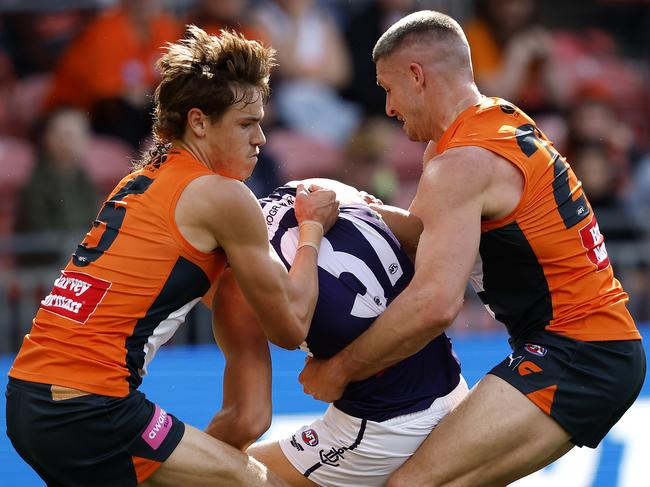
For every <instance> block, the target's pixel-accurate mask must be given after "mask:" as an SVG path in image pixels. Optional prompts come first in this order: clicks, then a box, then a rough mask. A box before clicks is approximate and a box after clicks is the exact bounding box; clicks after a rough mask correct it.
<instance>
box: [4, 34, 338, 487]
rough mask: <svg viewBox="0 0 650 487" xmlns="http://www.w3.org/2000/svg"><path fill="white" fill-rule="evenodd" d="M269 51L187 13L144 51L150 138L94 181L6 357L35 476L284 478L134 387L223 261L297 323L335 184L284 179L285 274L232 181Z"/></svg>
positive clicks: (264, 315)
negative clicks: (94, 208) (293, 229)
mask: <svg viewBox="0 0 650 487" xmlns="http://www.w3.org/2000/svg"><path fill="white" fill-rule="evenodd" d="M273 62H274V51H273V50H272V49H269V48H264V47H262V46H261V45H260V44H259V43H257V42H255V41H248V40H245V39H244V38H242V37H239V36H237V35H234V34H230V33H227V32H223V33H222V34H221V36H219V37H214V36H208V35H207V34H206V33H205V32H204V31H202V30H200V29H198V28H195V27H190V28H189V30H188V33H187V36H186V38H185V39H183V40H181V41H179V42H177V43H175V44H171V45H169V46H168V49H167V52H166V54H165V55H164V56H163V57H162V58H161V59H160V60H159V61H158V68H159V69H160V72H161V76H162V79H161V82H160V84H159V85H158V87H157V89H156V92H155V99H154V102H155V123H154V141H155V143H156V145H155V148H154V149H153V150H152V151H151V153H150V154H149V155H148V156H147V157H145V158H144V160H143V161H142V162H141V163H140V164H139V165H138V167H136V168H135V169H134V170H133V172H132V173H131V174H129V175H128V176H126V177H125V178H124V179H122V181H120V183H119V184H118V185H117V186H116V188H115V189H114V190H113V192H112V193H111V194H110V195H109V197H108V199H107V200H106V202H105V203H104V205H103V207H102V209H101V210H100V212H99V214H98V216H97V219H96V220H95V221H94V223H93V225H92V228H91V230H90V231H89V232H88V233H87V235H86V238H85V239H84V241H83V242H82V243H81V244H80V245H79V246H78V247H77V249H76V251H75V252H74V254H73V255H72V257H71V259H70V261H69V262H68V264H67V266H66V267H65V269H64V270H63V271H62V272H61V275H60V276H59V277H58V278H57V279H56V280H55V282H54V287H53V288H52V291H51V292H50V294H49V295H48V296H47V297H45V298H44V299H43V300H42V301H41V306H40V308H39V310H38V312H37V314H36V317H35V318H34V322H33V326H32V329H31V331H30V333H29V334H28V335H27V336H26V337H25V339H24V342H23V345H22V348H21V350H20V352H19V354H18V356H17V358H16V360H15V362H14V364H13V367H12V368H11V370H10V372H9V375H10V379H9V384H8V388H7V433H8V435H9V437H10V438H11V441H12V443H13V445H14V447H15V448H16V450H17V451H18V453H19V454H20V455H21V456H22V457H23V458H24V459H25V461H26V462H28V463H29V464H30V465H31V466H32V467H33V468H34V469H35V470H36V471H37V473H38V474H39V475H40V476H41V477H42V478H43V479H44V480H45V481H46V482H47V484H48V485H92V486H107V487H108V486H117V485H120V486H128V485H136V484H139V483H143V482H146V483H147V485H174V486H176V485H192V486H201V485H206V486H207V485H223V486H226V485H228V486H235V485H238V486H252V485H260V486H261V485H284V483H283V482H282V481H281V480H279V479H277V477H275V476H274V475H272V474H271V473H270V472H268V471H267V470H266V468H265V467H264V466H263V465H262V464H260V463H259V462H257V461H255V460H253V459H252V458H251V457H248V456H247V455H245V454H243V453H242V452H241V451H238V450H236V449H235V448H233V447H231V446H229V445H227V444H225V443H223V442H221V441H219V440H217V439H215V438H213V437H211V436H209V435H208V434H207V433H205V432H202V431H199V430H198V429H196V428H193V427H191V426H189V425H186V424H184V423H183V422H182V421H181V420H179V419H178V418H176V417H175V416H173V415H171V414H170V413H168V412H167V411H165V410H164V409H162V408H161V407H160V406H158V405H157V404H154V403H152V402H150V401H148V400H147V399H146V398H145V396H144V395H143V394H142V393H141V392H139V391H138V386H139V385H140V383H141V382H142V377H143V376H144V375H145V374H146V373H147V367H148V365H149V363H150V362H151V360H152V358H153V356H154V355H155V353H156V351H157V350H158V348H159V347H160V346H161V345H162V344H163V343H164V342H166V341H167V340H169V338H171V336H172V335H173V334H174V332H175V331H176V330H177V329H178V327H179V326H180V325H181V324H182V322H183V320H184V318H185V316H186V315H187V313H188V311H189V310H190V309H191V308H192V306H193V305H195V304H196V303H197V302H198V301H199V300H201V297H202V296H203V295H204V294H206V291H208V289H209V288H210V286H211V284H212V283H213V282H215V281H216V280H217V278H218V277H219V276H220V274H221V273H222V271H223V269H224V266H225V264H226V261H227V262H228V264H229V265H230V266H231V268H232V270H233V272H234V275H235V277H236V280H237V282H238V283H239V285H240V286H241V289H242V291H243V293H244V295H245V297H246V299H247V300H248V301H249V303H250V304H251V306H252V307H253V309H254V310H255V312H256V314H257V316H258V319H259V320H261V322H263V323H266V325H268V326H269V327H270V328H269V329H272V330H274V331H275V332H277V333H279V336H280V338H282V336H283V335H284V336H287V337H292V336H293V335H295V334H302V333H303V332H304V330H305V329H306V327H308V326H309V323H310V321H311V316H312V314H313V312H314V307H315V304H316V299H317V294H318V280H317V257H318V255H317V254H318V249H319V244H320V240H321V238H322V235H323V231H324V230H325V231H327V229H329V228H330V227H331V226H332V225H333V223H334V221H335V220H336V217H337V215H338V202H337V201H336V198H335V195H334V193H333V192H331V191H326V190H322V189H319V188H312V189H313V191H311V192H308V191H307V190H306V189H305V188H304V187H300V188H298V192H297V195H296V215H297V218H298V220H299V221H300V232H299V240H300V243H299V245H298V253H297V256H296V264H295V265H294V266H293V267H292V269H291V271H290V272H289V273H287V271H286V269H285V267H284V265H283V264H282V262H281V261H280V259H279V258H278V257H277V255H276V254H275V253H274V251H273V250H271V248H270V246H269V242H268V239H267V231H266V224H265V221H264V216H263V214H262V211H261V208H260V205H259V203H258V201H257V199H256V198H255V197H254V195H253V194H252V193H251V192H250V191H249V190H248V189H247V188H246V186H245V185H244V184H243V183H242V181H243V180H244V179H246V178H247V177H249V176H250V174H251V172H252V171H253V168H254V167H255V163H256V162H257V155H258V153H259V150H260V146H262V145H263V144H264V143H265V141H266V140H265V137H264V134H263V132H262V129H261V127H260V123H261V121H262V118H263V116H264V109H263V106H264V101H265V99H266V97H267V96H268V93H269V85H268V80H269V72H270V69H271V67H272V66H273ZM188 365H189V364H188ZM214 434H215V436H219V434H218V431H217V432H214Z"/></svg>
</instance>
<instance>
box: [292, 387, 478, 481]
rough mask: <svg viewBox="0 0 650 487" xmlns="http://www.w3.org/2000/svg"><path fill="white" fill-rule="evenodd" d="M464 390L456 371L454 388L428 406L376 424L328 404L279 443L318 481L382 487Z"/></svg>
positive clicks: (306, 472) (295, 463)
mask: <svg viewBox="0 0 650 487" xmlns="http://www.w3.org/2000/svg"><path fill="white" fill-rule="evenodd" d="M467 392H468V388H467V383H466V382H465V379H464V378H463V377H462V376H461V378H460V382H459V384H458V385H457V386H456V388H455V389H454V390H453V391H451V392H450V393H449V394H447V395H446V396H443V397H439V398H437V399H436V400H435V401H433V404H431V406H430V407H429V408H428V409H425V410H423V411H418V412H416V413H411V414H405V415H403V416H397V417H395V418H392V419H389V420H387V421H383V422H381V423H376V422H374V421H367V420H365V419H360V418H355V417H354V416H350V415H348V414H345V413H344V412H342V411H341V410H339V409H337V408H336V407H334V406H333V405H330V407H329V408H328V409H327V411H325V414H324V415H323V417H322V418H321V419H317V420H316V421H314V422H313V423H312V424H310V425H307V426H302V427H301V428H300V429H298V431H296V433H295V434H293V435H292V436H290V437H288V438H284V439H282V440H280V448H281V449H282V452H283V453H284V455H285V456H286V457H287V459H288V460H289V462H290V463H291V464H292V465H293V466H294V467H295V468H296V469H297V470H298V471H299V472H300V473H302V474H303V475H305V476H306V477H308V478H309V480H311V481H312V482H314V483H316V484H318V485H320V486H323V487H360V486H363V487H371V486H382V485H384V484H386V482H387V481H388V478H389V477H390V475H391V474H392V473H393V472H394V471H395V470H397V469H398V468H399V467H400V466H401V465H402V464H403V463H404V462H405V461H406V460H408V458H409V457H410V456H411V455H413V453H414V452H415V450H416V449H417V448H418V447H419V446H420V444H421V443H422V442H423V441H424V440H425V439H426V437H427V436H428V435H429V433H430V432H431V430H433V428H435V426H436V425H437V424H438V423H439V422H440V420H441V419H442V418H444V417H445V415H446V414H447V413H449V412H450V411H451V410H452V409H453V408H454V407H456V405H457V404H458V403H459V402H460V401H462V399H463V398H464V397H465V396H466V395H467Z"/></svg>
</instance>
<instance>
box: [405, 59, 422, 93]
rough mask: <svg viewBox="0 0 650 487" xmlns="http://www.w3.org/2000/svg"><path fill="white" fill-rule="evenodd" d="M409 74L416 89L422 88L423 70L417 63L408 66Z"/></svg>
mask: <svg viewBox="0 0 650 487" xmlns="http://www.w3.org/2000/svg"><path fill="white" fill-rule="evenodd" d="M409 73H410V75H411V80H412V81H413V83H414V84H415V87H416V88H419V89H422V88H424V69H423V68H422V65H421V64H419V63H411V64H409Z"/></svg>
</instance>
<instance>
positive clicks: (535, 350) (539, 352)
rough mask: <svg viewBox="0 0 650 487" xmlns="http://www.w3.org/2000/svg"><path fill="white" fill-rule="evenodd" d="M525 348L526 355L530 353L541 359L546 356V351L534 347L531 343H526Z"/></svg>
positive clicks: (537, 346) (542, 348)
mask: <svg viewBox="0 0 650 487" xmlns="http://www.w3.org/2000/svg"><path fill="white" fill-rule="evenodd" d="M525 348H526V351H527V352H528V353H532V354H533V355H537V356H538V357H543V356H544V355H546V352H547V350H546V349H545V348H544V347H541V346H539V345H534V344H532V343H527V344H526V346H525Z"/></svg>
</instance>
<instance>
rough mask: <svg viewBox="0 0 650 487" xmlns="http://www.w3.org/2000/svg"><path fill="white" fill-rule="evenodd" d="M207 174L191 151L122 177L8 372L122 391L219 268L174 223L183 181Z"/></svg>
mask: <svg viewBox="0 0 650 487" xmlns="http://www.w3.org/2000/svg"><path fill="white" fill-rule="evenodd" d="M209 174H214V173H213V172H211V171H210V170H209V169H208V168H206V167H205V166H203V165H202V164H201V163H200V162H198V161H197V160H196V159H194V158H193V157H191V156H190V155H189V153H187V152H185V151H180V150H172V151H171V152H170V154H169V155H168V157H167V158H166V160H165V159H163V160H162V161H159V162H155V163H151V164H148V165H147V166H145V167H144V168H143V169H141V170H138V171H136V172H134V173H132V174H129V175H128V176H126V177H125V178H124V179H122V181H120V183H119V184H118V185H117V187H116V188H115V189H114V190H113V192H112V193H111V194H110V195H109V197H108V200H107V201H106V202H105V203H104V205H103V206H102V208H101V210H100V212H99V214H98V216H97V219H96V220H95V221H94V223H93V226H92V228H91V230H90V231H89V232H88V233H87V234H86V237H85V239H84V241H83V242H82V243H81V244H80V245H79V246H78V247H77V250H76V251H75V253H74V254H73V255H72V257H71V259H70V260H69V262H68V264H67V266H66V267H65V269H64V270H63V271H61V275H60V276H59V277H58V278H57V279H56V280H55V281H54V287H53V288H52V291H51V292H50V294H49V295H48V296H46V297H45V298H44V299H43V300H42V301H41V305H40V308H39V310H38V312H37V313H36V317H35V318H34V321H33V325H32V329H31V331H30V333H29V334H28V335H26V336H25V339H24V341H23V345H22V347H21V349H20V352H19V353H18V356H17V357H16V360H15V362H14V364H13V367H12V368H11V370H10V371H9V375H10V376H11V377H15V378H17V379H23V380H27V381H33V382H41V383H46V384H57V385H61V386H67V387H74V388H77V389H81V390H83V391H87V392H92V393H95V394H103V395H108V396H116V397H122V396H125V395H127V394H128V393H129V391H130V390H132V389H134V388H137V387H138V386H139V385H140V383H141V382H142V377H143V376H144V375H145V374H146V371H147V364H148V363H149V362H150V361H151V359H152V358H153V356H154V355H155V353H156V351H157V350H158V348H159V347H160V346H161V345H162V344H163V343H165V342H166V341H167V340H169V339H170V338H171V337H172V335H173V334H174V333H175V332H176V330H177V329H178V327H179V326H180V325H181V324H182V323H183V321H184V319H185V316H186V315H187V313H188V312H189V311H190V309H191V308H192V307H193V306H194V305H195V304H196V303H197V302H198V301H199V300H200V299H201V297H202V296H203V295H204V294H205V293H206V291H207V290H208V289H209V287H210V284H211V282H213V281H214V280H215V279H216V278H217V276H218V275H219V274H220V273H221V271H222V270H223V267H224V264H225V258H224V257H223V255H221V254H219V253H217V252H212V253H203V252H200V251H198V250H197V249H195V248H194V247H193V246H192V245H190V243H189V242H187V241H186V240H185V239H184V238H183V236H182V235H181V234H180V232H179V230H178V228H177V226H176V223H175V221H174V211H175V208H176V203H177V201H178V198H179V197H180V195H181V193H182V191H183V189H184V188H185V187H186V186H187V185H188V183H190V181H192V180H193V179H196V178H198V177H200V176H204V175H209Z"/></svg>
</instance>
